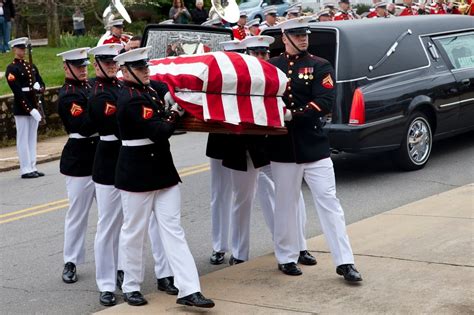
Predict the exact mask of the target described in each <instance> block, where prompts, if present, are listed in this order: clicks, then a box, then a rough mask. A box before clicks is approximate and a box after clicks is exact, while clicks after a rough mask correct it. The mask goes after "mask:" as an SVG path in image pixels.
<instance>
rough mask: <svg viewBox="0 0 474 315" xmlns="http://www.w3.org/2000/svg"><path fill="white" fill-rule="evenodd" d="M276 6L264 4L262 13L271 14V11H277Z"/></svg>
mask: <svg viewBox="0 0 474 315" xmlns="http://www.w3.org/2000/svg"><path fill="white" fill-rule="evenodd" d="M277 12H278V11H277V7H276V6H274V5H269V6H266V7H265V9H263V14H264V15H267V14H271V13H275V14H276V13H277Z"/></svg>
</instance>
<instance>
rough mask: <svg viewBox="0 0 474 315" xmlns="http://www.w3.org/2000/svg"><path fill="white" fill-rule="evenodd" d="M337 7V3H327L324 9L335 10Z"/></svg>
mask: <svg viewBox="0 0 474 315" xmlns="http://www.w3.org/2000/svg"><path fill="white" fill-rule="evenodd" d="M335 7H336V4H335V3H332V2H328V3H325V4H324V8H330V9H333V8H335Z"/></svg>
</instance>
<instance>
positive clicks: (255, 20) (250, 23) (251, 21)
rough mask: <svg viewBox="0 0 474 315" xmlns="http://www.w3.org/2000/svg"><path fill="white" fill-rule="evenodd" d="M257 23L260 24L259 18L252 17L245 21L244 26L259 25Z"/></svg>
mask: <svg viewBox="0 0 474 315" xmlns="http://www.w3.org/2000/svg"><path fill="white" fill-rule="evenodd" d="M259 25H260V19H253V20H250V21H248V22H247V23H245V26H247V27H252V26H259Z"/></svg>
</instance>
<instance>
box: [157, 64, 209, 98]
mask: <svg viewBox="0 0 474 315" xmlns="http://www.w3.org/2000/svg"><path fill="white" fill-rule="evenodd" d="M208 72H209V67H208V66H207V64H205V63H202V62H193V63H190V64H189V63H188V64H187V63H178V64H177V63H174V62H172V63H170V64H163V63H160V64H157V65H153V66H150V75H154V74H169V75H173V76H177V75H180V74H188V75H193V76H195V77H198V78H199V79H201V80H203V81H204V82H206V83H207V79H208ZM206 88H207V85H205V86H204V87H203V90H204V91H205V90H206Z"/></svg>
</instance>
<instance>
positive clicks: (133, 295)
mask: <svg viewBox="0 0 474 315" xmlns="http://www.w3.org/2000/svg"><path fill="white" fill-rule="evenodd" d="M123 299H124V300H125V302H127V303H128V305H131V306H140V305H145V304H147V303H148V301H147V300H145V298H144V297H143V295H142V294H141V293H140V291H133V292H128V293H124V294H123Z"/></svg>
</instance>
